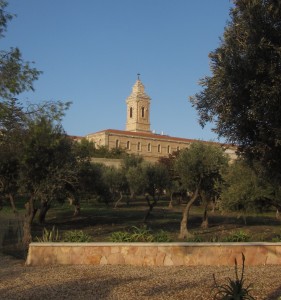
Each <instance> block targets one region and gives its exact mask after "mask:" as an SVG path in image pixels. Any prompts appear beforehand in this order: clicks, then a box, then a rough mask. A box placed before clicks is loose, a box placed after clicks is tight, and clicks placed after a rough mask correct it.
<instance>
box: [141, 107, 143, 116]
mask: <svg viewBox="0 0 281 300" xmlns="http://www.w3.org/2000/svg"><path fill="white" fill-rule="evenodd" d="M141 117H142V118H144V107H142V108H141Z"/></svg>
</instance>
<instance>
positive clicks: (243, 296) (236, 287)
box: [213, 253, 254, 300]
mask: <svg viewBox="0 0 281 300" xmlns="http://www.w3.org/2000/svg"><path fill="white" fill-rule="evenodd" d="M244 267H245V256H244V254H243V253H242V272H241V278H240V279H239V277H238V267H237V260H236V258H235V279H231V278H227V280H228V283H226V284H223V285H219V284H218V283H217V281H216V277H215V274H213V278H214V283H215V287H214V289H216V290H217V291H216V293H215V296H214V299H221V300H232V299H233V300H235V299H237V300H254V298H253V297H252V296H251V295H250V294H249V293H250V291H251V286H252V284H250V285H248V286H247V287H244V285H245V281H244Z"/></svg>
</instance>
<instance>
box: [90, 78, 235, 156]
mask: <svg viewBox="0 0 281 300" xmlns="http://www.w3.org/2000/svg"><path fill="white" fill-rule="evenodd" d="M150 100H151V99H150V97H149V96H148V95H147V94H146V92H145V89H144V85H143V84H142V82H141V80H140V79H139V77H138V79H137V81H136V83H135V84H134V86H133V89H132V92H131V94H130V96H129V97H128V98H127V100H126V104H127V121H126V130H116V129H106V130H102V131H99V132H96V133H91V134H88V135H87V136H86V138H87V139H88V140H90V141H92V142H94V145H95V147H99V146H106V147H108V148H109V149H112V148H122V149H126V152H127V153H129V154H131V153H133V154H136V155H141V156H143V158H144V159H145V160H147V161H152V162H155V161H157V160H158V159H159V158H160V157H164V156H168V155H169V154H171V153H172V152H174V151H177V150H181V149H184V148H188V147H189V145H190V144H191V143H193V142H195V141H196V140H194V139H185V138H178V137H172V136H169V135H164V134H156V133H153V132H151V129H150ZM205 143H212V144H215V145H217V146H219V147H223V149H224V151H225V152H226V153H227V154H228V155H229V156H230V158H231V159H235V158H236V154H235V147H232V146H230V145H226V144H220V143H214V142H205Z"/></svg>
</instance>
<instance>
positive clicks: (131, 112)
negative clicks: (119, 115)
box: [130, 107, 133, 118]
mask: <svg viewBox="0 0 281 300" xmlns="http://www.w3.org/2000/svg"><path fill="white" fill-rule="evenodd" d="M132 117H133V108H132V107H130V118H132Z"/></svg>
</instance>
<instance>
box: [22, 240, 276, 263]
mask: <svg viewBox="0 0 281 300" xmlns="http://www.w3.org/2000/svg"><path fill="white" fill-rule="evenodd" d="M242 252H243V253H244V255H245V257H246V265H252V266H253V265H267V264H268V265H269V264H270V265H281V243H31V244H30V246H29V252H28V257H27V261H26V264H27V265H32V266H34V265H50V264H64V265H74V264H91V265H124V264H126V265H135V266H182V265H185V266H194V265H214V266H222V265H233V264H234V259H235V258H236V259H237V261H238V263H239V264H241V260H242V259H241V253H242Z"/></svg>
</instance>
